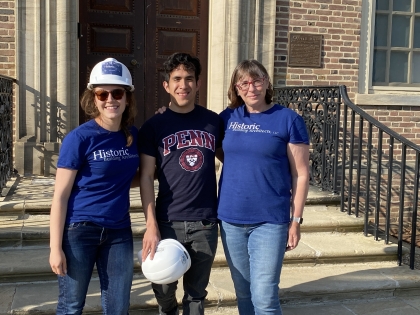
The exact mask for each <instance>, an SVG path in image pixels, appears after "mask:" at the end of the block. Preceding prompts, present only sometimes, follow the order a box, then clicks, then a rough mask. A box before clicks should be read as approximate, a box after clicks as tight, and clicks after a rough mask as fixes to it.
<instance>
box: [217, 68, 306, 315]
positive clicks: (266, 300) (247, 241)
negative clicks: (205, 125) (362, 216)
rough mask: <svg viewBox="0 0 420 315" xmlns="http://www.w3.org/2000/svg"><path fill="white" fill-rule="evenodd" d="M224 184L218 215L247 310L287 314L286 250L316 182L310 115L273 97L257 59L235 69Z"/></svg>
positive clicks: (239, 296)
mask: <svg viewBox="0 0 420 315" xmlns="http://www.w3.org/2000/svg"><path fill="white" fill-rule="evenodd" d="M228 97H229V100H230V105H229V107H228V108H227V109H226V110H224V111H223V112H222V113H221V114H220V115H221V117H222V118H223V120H224V123H225V137H224V140H223V146H222V148H223V152H219V154H218V157H220V158H221V160H223V169H222V175H221V178H220V182H219V187H220V188H219V206H218V218H219V219H220V220H221V224H220V229H221V237H222V242H223V247H224V250H225V255H226V259H227V262H228V265H229V268H230V271H231V276H232V279H233V283H234V286H235V291H236V297H237V302H238V309H239V313H240V314H241V315H248V314H282V312H281V307H280V301H279V282H280V272H281V268H282V264H283V258H284V254H285V252H286V251H287V250H292V249H294V248H296V246H297V245H298V243H299V240H300V224H301V223H302V220H303V219H302V215H303V207H304V204H305V200H306V197H307V194H308V187H309V138H308V134H307V130H306V126H305V123H304V121H303V119H302V118H301V117H300V116H299V115H298V114H297V113H295V112H294V111H292V110H290V109H288V108H285V107H283V106H281V105H279V104H274V103H273V101H272V97H273V87H272V84H271V82H270V77H269V75H268V73H267V70H266V69H265V68H264V66H263V65H261V64H260V63H259V62H258V61H256V60H245V61H243V62H241V63H240V64H239V65H238V66H237V67H236V69H235V70H234V72H233V74H232V79H231V83H230V87H229V90H228Z"/></svg>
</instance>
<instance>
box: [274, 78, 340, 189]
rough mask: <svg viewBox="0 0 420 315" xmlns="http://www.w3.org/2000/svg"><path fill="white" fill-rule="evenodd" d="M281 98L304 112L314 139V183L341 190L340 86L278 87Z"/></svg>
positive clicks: (312, 152)
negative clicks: (339, 179)
mask: <svg viewBox="0 0 420 315" xmlns="http://www.w3.org/2000/svg"><path fill="white" fill-rule="evenodd" d="M275 92H276V93H275V95H276V97H277V101H278V102H279V103H280V104H282V105H284V106H287V107H289V108H292V109H294V110H296V111H297V112H299V113H300V115H301V116H302V117H303V119H304V121H305V124H306V127H307V129H308V134H309V137H310V141H311V152H310V157H309V161H310V168H311V174H310V183H311V184H312V185H315V186H319V187H321V188H322V189H323V190H328V191H331V192H335V193H337V192H338V191H337V184H338V178H337V176H335V175H336V174H337V165H338V141H337V139H338V138H337V136H338V130H339V123H340V105H341V94H340V87H339V86H323V87H285V88H279V89H276V90H275Z"/></svg>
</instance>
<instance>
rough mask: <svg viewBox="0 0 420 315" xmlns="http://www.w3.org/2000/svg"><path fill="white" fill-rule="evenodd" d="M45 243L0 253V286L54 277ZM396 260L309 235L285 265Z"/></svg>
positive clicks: (366, 242) (379, 247)
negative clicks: (1, 284)
mask: <svg viewBox="0 0 420 315" xmlns="http://www.w3.org/2000/svg"><path fill="white" fill-rule="evenodd" d="M141 248H142V242H141V240H136V241H135V242H134V257H133V259H134V265H135V267H134V268H135V273H141V267H140V264H139V262H138V259H137V252H138V251H139V250H140V249H141ZM48 258H49V247H48V245H46V244H43V245H39V246H30V247H20V248H18V247H9V248H2V249H1V250H0V283H13V282H29V281H44V280H49V279H52V278H55V275H54V274H53V273H52V272H51V269H50V266H49V262H48ZM396 259H397V246H396V245H395V244H392V243H390V244H388V245H386V244H384V243H383V242H378V241H375V240H374V239H373V237H364V236H363V235H362V234H361V233H354V232H351V233H340V232H316V233H314V232H309V233H302V239H301V242H300V244H299V246H298V247H297V248H296V249H295V250H293V251H290V252H287V253H286V256H285V261H284V264H285V265H294V266H314V265H319V264H333V263H344V262H346V263H353V262H371V261H390V260H396ZM226 266H227V263H226V258H225V254H224V251H223V246H222V244H221V241H220V239H219V245H218V249H217V253H216V257H215V260H214V264H213V268H219V267H226Z"/></svg>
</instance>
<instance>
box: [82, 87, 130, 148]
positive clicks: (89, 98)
mask: <svg viewBox="0 0 420 315" xmlns="http://www.w3.org/2000/svg"><path fill="white" fill-rule="evenodd" d="M125 94H126V98H127V106H126V108H125V110H124V112H123V114H122V119H121V130H122V131H123V132H124V134H125V137H126V139H127V147H129V146H131V144H132V143H133V135H132V134H131V132H130V127H131V126H132V125H133V124H134V118H135V117H136V115H137V107H136V100H135V98H134V94H133V93H132V92H130V91H128V90H127V89H126V91H125ZM80 106H81V107H82V109H83V111H84V112H85V114H86V115H87V116H89V117H90V118H91V119H94V118H96V117H98V116H99V115H100V113H99V111H98V108H97V107H96V105H95V93H94V90H89V89H86V90H85V91H84V92H83V94H82V96H81V98H80Z"/></svg>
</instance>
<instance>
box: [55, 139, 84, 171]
mask: <svg viewBox="0 0 420 315" xmlns="http://www.w3.org/2000/svg"><path fill="white" fill-rule="evenodd" d="M86 150H87V148H86V145H85V144H84V143H83V141H82V140H81V138H80V137H79V136H78V134H77V133H76V132H74V131H72V132H70V133H69V134H68V135H67V136H66V137H65V138H64V140H63V143H62V145H61V148H60V154H59V157H58V162H57V167H60V168H69V169H72V170H79V169H80V168H81V166H82V164H83V162H84V160H85V155H86Z"/></svg>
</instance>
